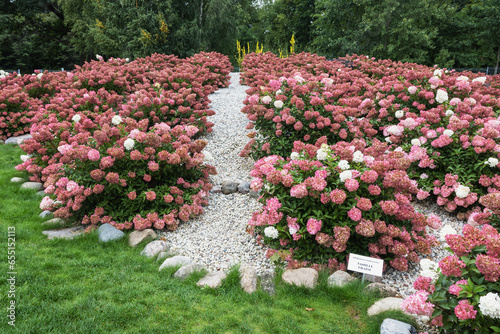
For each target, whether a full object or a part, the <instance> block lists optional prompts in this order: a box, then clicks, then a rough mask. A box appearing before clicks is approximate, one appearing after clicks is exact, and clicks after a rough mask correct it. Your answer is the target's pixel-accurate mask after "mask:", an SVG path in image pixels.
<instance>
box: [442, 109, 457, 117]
mask: <svg viewBox="0 0 500 334" xmlns="http://www.w3.org/2000/svg"><path fill="white" fill-rule="evenodd" d="M444 115H445V116H453V115H455V113H454V112H453V110H450V109H448V110H446V112H445V113H444Z"/></svg>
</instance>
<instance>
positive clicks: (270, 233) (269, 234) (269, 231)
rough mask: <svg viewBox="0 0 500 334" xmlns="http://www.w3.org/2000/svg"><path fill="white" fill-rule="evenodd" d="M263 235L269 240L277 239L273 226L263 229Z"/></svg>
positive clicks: (277, 234) (276, 231)
mask: <svg viewBox="0 0 500 334" xmlns="http://www.w3.org/2000/svg"><path fill="white" fill-rule="evenodd" d="M264 235H265V236H266V237H268V238H271V239H277V238H278V236H279V232H278V230H277V229H276V228H275V227H274V226H268V227H266V228H265V229H264Z"/></svg>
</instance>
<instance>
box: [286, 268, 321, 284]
mask: <svg viewBox="0 0 500 334" xmlns="http://www.w3.org/2000/svg"><path fill="white" fill-rule="evenodd" d="M281 278H282V279H283V281H284V282H285V283H288V284H292V285H296V286H304V287H306V288H309V289H313V288H314V287H315V286H316V284H317V283H318V272H317V271H316V270H314V269H312V268H299V269H288V270H285V272H284V273H283V276H282V277H281Z"/></svg>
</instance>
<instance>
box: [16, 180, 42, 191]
mask: <svg viewBox="0 0 500 334" xmlns="http://www.w3.org/2000/svg"><path fill="white" fill-rule="evenodd" d="M21 188H23V189H35V190H42V188H43V184H41V183H40V182H24V183H23V184H22V185H21Z"/></svg>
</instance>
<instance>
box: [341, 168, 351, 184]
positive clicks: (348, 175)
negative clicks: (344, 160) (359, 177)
mask: <svg viewBox="0 0 500 334" xmlns="http://www.w3.org/2000/svg"><path fill="white" fill-rule="evenodd" d="M339 177H340V181H341V182H344V181H345V180H348V179H352V172H351V171H350V170H345V171H343V172H342V173H340V175H339Z"/></svg>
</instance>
